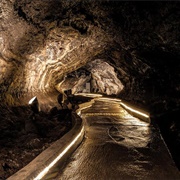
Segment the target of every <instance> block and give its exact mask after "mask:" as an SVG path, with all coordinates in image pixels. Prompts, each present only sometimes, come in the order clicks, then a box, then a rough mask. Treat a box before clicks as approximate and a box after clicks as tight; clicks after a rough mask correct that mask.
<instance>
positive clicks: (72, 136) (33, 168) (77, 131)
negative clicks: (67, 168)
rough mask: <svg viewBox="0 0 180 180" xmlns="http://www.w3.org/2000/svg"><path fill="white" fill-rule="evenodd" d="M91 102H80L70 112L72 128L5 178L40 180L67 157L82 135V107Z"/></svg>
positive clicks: (79, 141) (10, 179) (80, 140)
mask: <svg viewBox="0 0 180 180" xmlns="http://www.w3.org/2000/svg"><path fill="white" fill-rule="evenodd" d="M93 103H94V101H93V100H92V101H90V102H87V103H83V104H80V105H79V108H78V109H77V110H76V112H73V113H72V118H73V120H74V126H73V128H72V129H71V130H70V131H69V132H68V133H66V134H65V135H64V136H63V137H62V138H60V139H59V140H57V141H55V142H54V143H53V144H52V145H51V146H50V147H48V148H47V149H46V150H44V151H43V152H42V153H41V154H39V155H38V156H37V157H36V158H35V159H34V160H33V161H31V162H30V163H29V164H28V165H26V166H25V167H23V168H22V169H20V170H19V171H18V172H16V173H15V174H13V175H12V176H10V177H9V178H8V179H7V180H20V179H21V180H27V179H28V180H31V179H33V180H40V179H41V178H42V177H44V176H45V175H46V174H47V173H48V171H49V170H50V169H51V168H52V167H53V166H54V165H56V164H57V163H60V162H61V161H64V160H65V159H66V158H68V157H69V156H70V154H72V152H73V151H74V150H75V149H76V148H77V147H78V146H79V144H80V143H81V142H82V140H83V137H84V125H83V122H82V119H81V118H80V116H79V115H80V114H81V111H82V110H83V109H85V108H88V107H90V106H91V105H92V104H93ZM77 114H78V116H77Z"/></svg>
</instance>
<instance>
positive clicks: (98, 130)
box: [46, 98, 180, 180]
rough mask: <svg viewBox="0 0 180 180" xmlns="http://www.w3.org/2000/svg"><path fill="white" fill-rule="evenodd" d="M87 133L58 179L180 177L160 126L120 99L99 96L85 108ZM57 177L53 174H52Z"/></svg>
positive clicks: (98, 179)
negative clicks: (136, 114)
mask: <svg viewBox="0 0 180 180" xmlns="http://www.w3.org/2000/svg"><path fill="white" fill-rule="evenodd" d="M82 118H83V119H84V123H85V130H86V135H85V138H84V141H83V143H82V144H81V145H80V147H79V148H78V149H77V150H76V151H75V152H74V153H73V155H72V156H71V157H70V158H69V160H68V161H67V162H66V163H65V164H64V166H63V168H62V166H61V167H60V168H59V169H60V170H59V172H58V175H57V172H56V171H57V170H54V171H55V172H54V174H56V177H53V172H51V175H48V176H46V179H57V180H71V179H72V180H116V179H117V180H119V179H146V180H147V179H149V180H153V179H163V180H165V179H169V180H175V179H180V174H179V171H178V169H177V168H176V166H175V164H174V162H173V160H172V158H171V156H170V155H169V152H168V150H167V148H166V146H165V144H164V142H163V140H162V138H161V135H160V133H159V131H158V129H157V128H156V127H154V126H152V125H149V124H148V123H146V122H143V121H141V120H139V119H137V118H135V117H132V116H131V115H130V114H128V113H127V112H126V111H125V110H124V109H123V108H122V107H121V106H120V105H119V102H116V101H109V100H108V99H103V98H98V99H97V100H95V103H94V104H93V106H92V107H90V108H88V109H86V110H83V111H82ZM52 177H53V178H52Z"/></svg>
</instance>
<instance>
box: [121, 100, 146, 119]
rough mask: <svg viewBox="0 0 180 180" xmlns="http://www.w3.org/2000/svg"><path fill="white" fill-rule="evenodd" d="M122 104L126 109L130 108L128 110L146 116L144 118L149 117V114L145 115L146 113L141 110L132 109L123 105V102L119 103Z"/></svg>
mask: <svg viewBox="0 0 180 180" xmlns="http://www.w3.org/2000/svg"><path fill="white" fill-rule="evenodd" d="M120 104H121V105H122V106H124V107H125V108H126V109H128V110H130V111H132V112H135V113H137V114H140V115H141V116H144V117H146V118H149V116H148V115H147V114H145V113H142V112H140V111H137V110H134V109H132V108H130V107H129V106H127V105H125V104H124V103H122V102H121V103H120Z"/></svg>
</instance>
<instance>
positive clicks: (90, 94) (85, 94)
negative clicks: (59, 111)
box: [74, 93, 102, 97]
mask: <svg viewBox="0 0 180 180" xmlns="http://www.w3.org/2000/svg"><path fill="white" fill-rule="evenodd" d="M74 95H76V96H78V95H81V96H87V97H102V94H93V93H75V94H74Z"/></svg>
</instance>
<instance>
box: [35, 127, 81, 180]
mask: <svg viewBox="0 0 180 180" xmlns="http://www.w3.org/2000/svg"><path fill="white" fill-rule="evenodd" d="M83 132H84V126H83V127H82V129H81V132H80V133H79V134H78V135H77V136H76V137H75V138H74V140H73V141H72V142H71V143H70V144H69V145H68V146H67V147H66V148H65V149H64V151H63V152H62V153H60V154H59V155H58V156H57V157H56V158H55V159H54V160H53V161H52V162H51V163H50V164H49V166H47V167H46V168H45V169H44V170H42V171H41V172H40V173H39V174H38V176H37V177H35V178H34V180H40V179H41V178H42V177H43V176H45V175H46V173H47V172H48V171H49V169H50V168H52V167H53V166H54V165H55V164H56V163H57V162H58V161H59V160H60V159H61V158H62V157H63V156H64V154H65V153H66V152H67V151H68V150H69V149H70V148H71V147H72V146H73V145H74V144H75V143H76V141H77V140H78V139H79V137H80V136H81V135H82V134H83Z"/></svg>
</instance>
